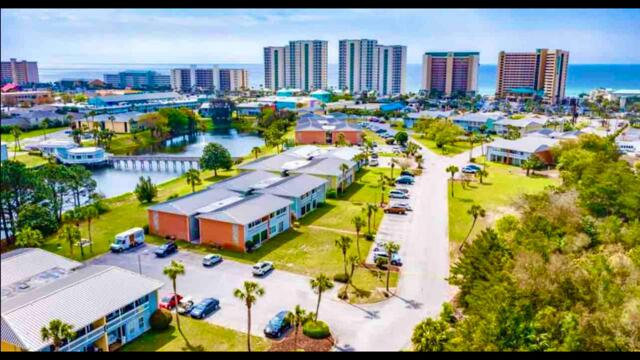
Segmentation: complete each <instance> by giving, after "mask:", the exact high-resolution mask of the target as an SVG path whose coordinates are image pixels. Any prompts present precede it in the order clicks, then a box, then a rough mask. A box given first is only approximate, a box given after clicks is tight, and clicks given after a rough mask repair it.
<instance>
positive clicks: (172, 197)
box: [167, 193, 180, 200]
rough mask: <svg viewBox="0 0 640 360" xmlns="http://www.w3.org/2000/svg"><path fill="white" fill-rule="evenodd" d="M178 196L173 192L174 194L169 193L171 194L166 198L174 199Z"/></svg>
mask: <svg viewBox="0 0 640 360" xmlns="http://www.w3.org/2000/svg"><path fill="white" fill-rule="evenodd" d="M178 196H180V195H178V194H175V193H174V194H171V195H170V196H169V197H168V198H167V200H171V199H175V198H177V197H178Z"/></svg>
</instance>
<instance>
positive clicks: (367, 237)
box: [364, 234, 376, 241]
mask: <svg viewBox="0 0 640 360" xmlns="http://www.w3.org/2000/svg"><path fill="white" fill-rule="evenodd" d="M375 237H376V234H365V235H364V238H365V239H367V240H368V241H373V239H374V238H375Z"/></svg>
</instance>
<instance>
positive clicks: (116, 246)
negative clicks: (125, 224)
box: [111, 227, 144, 252]
mask: <svg viewBox="0 0 640 360" xmlns="http://www.w3.org/2000/svg"><path fill="white" fill-rule="evenodd" d="M142 244H144V230H143V229H142V228H139V227H136V228H132V229H129V230H127V231H124V232H121V233H120V234H118V235H116V239H115V241H114V242H113V243H112V244H111V251H113V252H123V251H125V250H128V249H133V248H135V247H138V246H140V245H142Z"/></svg>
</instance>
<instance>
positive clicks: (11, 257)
mask: <svg viewBox="0 0 640 360" xmlns="http://www.w3.org/2000/svg"><path fill="white" fill-rule="evenodd" d="M1 259H2V261H0V267H1V268H0V270H1V272H0V282H1V283H2V286H3V287H5V286H8V285H11V284H13V283H15V282H18V281H22V280H25V279H28V278H30V277H32V276H34V275H37V274H39V273H41V272H43V271H46V270H49V269H52V268H56V267H57V268H62V269H65V270H72V269H75V268H78V267H80V266H82V263H79V262H77V261H74V260H70V259H67V258H65V257H62V256H60V255H57V254H54V253H51V252H48V251H45V250H42V249H35V248H24V249H18V250H14V251H10V252H8V253H5V254H2V258H1Z"/></svg>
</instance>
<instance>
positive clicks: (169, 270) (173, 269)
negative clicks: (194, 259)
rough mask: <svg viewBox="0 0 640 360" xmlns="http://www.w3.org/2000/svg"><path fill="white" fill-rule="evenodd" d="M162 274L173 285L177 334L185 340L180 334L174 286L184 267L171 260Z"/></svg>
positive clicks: (180, 328) (176, 295) (176, 294)
mask: <svg viewBox="0 0 640 360" xmlns="http://www.w3.org/2000/svg"><path fill="white" fill-rule="evenodd" d="M162 273H163V274H165V275H166V276H167V277H168V278H169V279H171V284H172V285H173V296H174V300H173V301H174V304H175V305H176V306H175V312H176V324H177V325H178V332H180V335H182V337H183V338H184V339H185V340H186V338H185V336H184V334H183V333H182V327H180V316H178V306H177V305H178V291H177V286H176V279H177V278H178V276H181V275H184V273H185V271H184V265H182V264H181V263H179V262H177V261H175V260H171V264H169V266H167V267H165V268H164V269H163V270H162Z"/></svg>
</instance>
